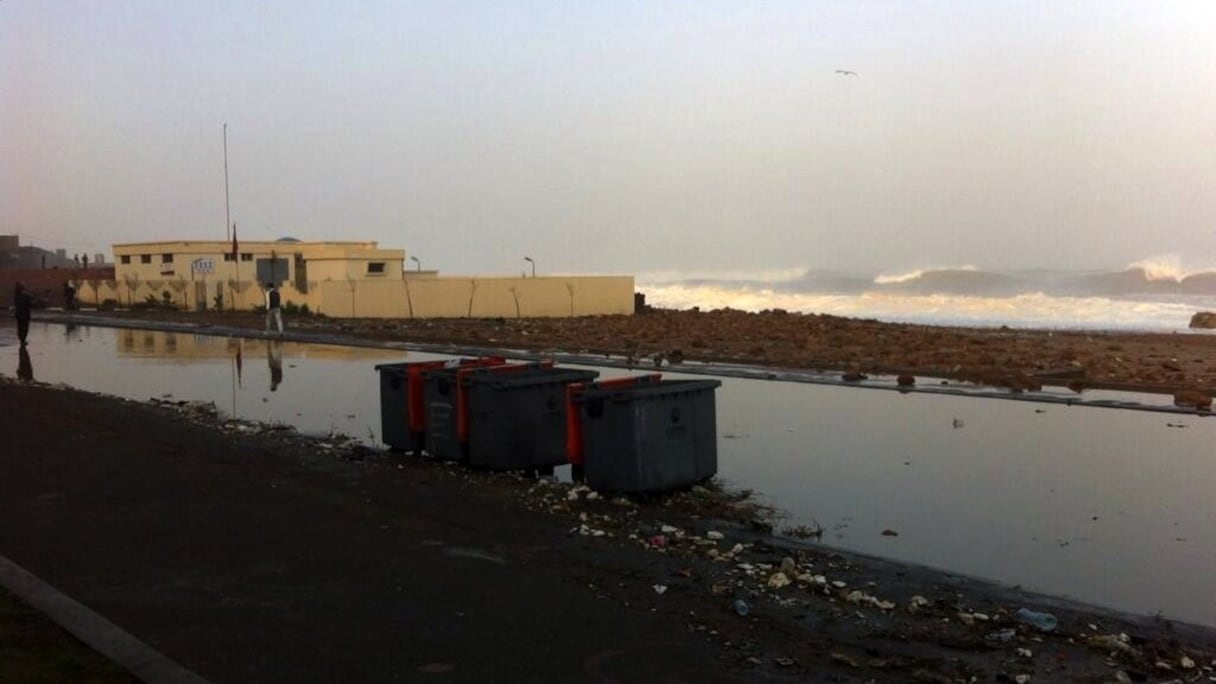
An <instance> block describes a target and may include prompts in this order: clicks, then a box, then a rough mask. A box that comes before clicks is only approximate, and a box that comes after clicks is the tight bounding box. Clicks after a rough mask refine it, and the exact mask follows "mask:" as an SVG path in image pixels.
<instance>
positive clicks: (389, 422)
mask: <svg viewBox="0 0 1216 684" xmlns="http://www.w3.org/2000/svg"><path fill="white" fill-rule="evenodd" d="M504 363H506V359H504V358H502V357H501V356H483V357H478V358H464V359H439V360H435V361H411V362H406V363H382V364H379V365H377V366H376V370H377V371H378V372H379V373H380V439H381V441H383V442H384V443H385V444H387V445H388V446H389V448H390V449H392V450H393V451H404V452H413V453H421V452H422V450H423V449H424V448H425V447H426V398H425V387H424V384H423V376H424V374H425V373H426V372H428V371H432V370H442V369H444V368H450V367H453V366H459V367H484V366H499V365H502V364H504Z"/></svg>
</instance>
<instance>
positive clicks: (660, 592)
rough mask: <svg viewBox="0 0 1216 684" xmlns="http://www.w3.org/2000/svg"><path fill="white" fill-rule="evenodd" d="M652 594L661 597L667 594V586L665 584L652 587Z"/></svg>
mask: <svg viewBox="0 0 1216 684" xmlns="http://www.w3.org/2000/svg"><path fill="white" fill-rule="evenodd" d="M654 593H656V594H658V595H659V596H662V595H663V594H665V593H667V585H666V584H656V585H654Z"/></svg>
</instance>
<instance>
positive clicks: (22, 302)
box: [13, 283, 34, 347]
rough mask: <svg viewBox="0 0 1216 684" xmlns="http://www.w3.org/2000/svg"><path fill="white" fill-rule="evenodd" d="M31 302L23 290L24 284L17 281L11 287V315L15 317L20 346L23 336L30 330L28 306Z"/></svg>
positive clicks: (29, 306) (22, 343)
mask: <svg viewBox="0 0 1216 684" xmlns="http://www.w3.org/2000/svg"><path fill="white" fill-rule="evenodd" d="M33 303H34V302H33V300H32V299H31V298H30V295H29V293H28V292H26V291H25V286H24V285H22V284H21V283H17V286H16V287H15V288H14V289H13V316H14V317H15V318H16V319H17V339H18V340H20V341H21V346H22V347H24V346H25V338H26V336H27V335H28V334H29V332H30V308H31V307H32V306H33Z"/></svg>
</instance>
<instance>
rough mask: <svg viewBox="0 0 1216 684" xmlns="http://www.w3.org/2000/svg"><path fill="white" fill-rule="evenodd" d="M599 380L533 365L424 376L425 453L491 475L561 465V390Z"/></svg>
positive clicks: (563, 428) (563, 413) (563, 440)
mask: <svg viewBox="0 0 1216 684" xmlns="http://www.w3.org/2000/svg"><path fill="white" fill-rule="evenodd" d="M598 375H599V373H597V372H595V371H585V370H567V369H564V368H551V367H543V366H538V365H535V364H533V365H527V366H523V365H516V366H499V367H495V368H483V369H476V370H466V371H463V372H460V371H457V370H455V369H452V370H441V371H433V372H430V373H427V375H426V381H425V384H426V407H427V428H426V432H427V444H428V447H429V449H428V450H429V453H430V454H431V455H432V456H433V457H435V458H438V459H443V460H460V461H465V462H467V463H468V464H469V465H473V466H478V467H482V468H489V469H492V470H527V469H535V468H547V467H552V466H556V465H563V464H565V463H566V395H565V392H566V385H568V384H570V383H574V382H588V381H590V380H593V379H595V378H596V377H597V376H598Z"/></svg>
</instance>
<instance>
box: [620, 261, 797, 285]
mask: <svg viewBox="0 0 1216 684" xmlns="http://www.w3.org/2000/svg"><path fill="white" fill-rule="evenodd" d="M809 273H810V269H808V268H806V267H804V266H800V267H791V268H774V269H755V270H738V269H729V270H690V271H686V270H679V271H677V270H668V271H646V272H642V273H639V274H637V275H636V276H634V279H635V280H636V281H637V282H638V283H640V284H643V285H652V284H663V283H679V282H689V281H700V282H716V283H738V282H751V283H780V282H785V281H793V280H798V279H800V278H804V277H806V276H807V275H808V274H809Z"/></svg>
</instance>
